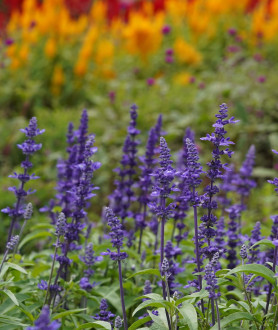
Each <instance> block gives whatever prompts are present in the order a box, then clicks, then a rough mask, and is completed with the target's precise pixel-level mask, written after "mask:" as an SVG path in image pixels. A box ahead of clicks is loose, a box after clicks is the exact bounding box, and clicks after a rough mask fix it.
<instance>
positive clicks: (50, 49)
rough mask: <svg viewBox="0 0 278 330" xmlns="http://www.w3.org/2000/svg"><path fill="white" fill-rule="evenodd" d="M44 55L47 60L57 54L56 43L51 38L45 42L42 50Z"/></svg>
mask: <svg viewBox="0 0 278 330" xmlns="http://www.w3.org/2000/svg"><path fill="white" fill-rule="evenodd" d="M44 52H45V55H46V56H47V57H48V58H53V57H54V56H55V54H56V52H57V45H56V41H55V40H54V39H53V38H50V39H48V40H47V42H46V44H45V48H44Z"/></svg>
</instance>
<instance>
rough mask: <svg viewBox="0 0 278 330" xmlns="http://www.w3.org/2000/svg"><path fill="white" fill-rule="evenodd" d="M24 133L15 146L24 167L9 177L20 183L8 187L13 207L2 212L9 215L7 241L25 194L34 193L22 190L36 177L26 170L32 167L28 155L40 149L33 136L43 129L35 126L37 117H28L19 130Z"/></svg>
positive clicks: (22, 209)
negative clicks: (13, 197) (22, 138)
mask: <svg viewBox="0 0 278 330" xmlns="http://www.w3.org/2000/svg"><path fill="white" fill-rule="evenodd" d="M20 131H21V132H22V133H24V134H25V136H26V140H25V141H24V142H23V143H22V144H18V145H17V147H18V148H19V149H21V151H22V153H23V154H24V155H25V160H24V161H22V162H21V167H22V168H23V169H24V171H23V173H16V172H15V173H14V174H13V175H10V176H9V177H10V178H13V179H18V180H19V181H20V185H19V187H18V188H16V187H10V188H9V190H10V191H12V192H13V193H14V194H15V196H16V203H15V207H14V208H10V207H7V208H4V209H2V212H4V213H7V214H8V215H9V216H10V217H11V224H10V228H9V233H8V239H7V241H9V240H10V239H11V237H12V235H13V231H14V226H15V223H16V221H17V220H18V219H19V218H20V217H21V216H22V215H23V213H24V208H25V207H24V205H23V202H24V199H25V198H26V196H27V195H30V194H32V193H34V192H35V191H32V189H28V190H27V191H26V190H24V187H25V184H26V183H27V182H28V181H30V180H35V179H38V176H36V175H35V174H31V175H30V174H29V173H28V171H29V170H30V169H31V168H32V167H33V164H32V163H31V161H30V157H31V156H32V155H33V154H34V153H35V152H36V151H38V150H40V149H41V147H42V144H40V143H36V142H35V140H34V139H35V137H36V136H38V135H40V134H42V133H44V131H45V130H44V129H42V130H40V129H39V128H38V126H37V119H36V117H33V118H31V119H30V122H29V125H28V126H27V127H26V128H24V129H21V130H20Z"/></svg>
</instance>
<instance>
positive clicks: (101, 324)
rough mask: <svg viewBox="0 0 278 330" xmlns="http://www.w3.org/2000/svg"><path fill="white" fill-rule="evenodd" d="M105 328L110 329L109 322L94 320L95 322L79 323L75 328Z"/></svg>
mask: <svg viewBox="0 0 278 330" xmlns="http://www.w3.org/2000/svg"><path fill="white" fill-rule="evenodd" d="M88 328H89V329H92V328H93V329H107V330H111V324H110V323H109V322H104V321H95V322H88V323H84V324H82V325H80V326H79V327H78V328H77V329H76V330H79V329H88Z"/></svg>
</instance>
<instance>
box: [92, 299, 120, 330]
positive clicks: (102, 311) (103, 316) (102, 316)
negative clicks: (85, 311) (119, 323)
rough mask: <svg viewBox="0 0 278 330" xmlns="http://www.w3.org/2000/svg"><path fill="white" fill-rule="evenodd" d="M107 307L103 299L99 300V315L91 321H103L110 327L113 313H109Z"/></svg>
mask: <svg viewBox="0 0 278 330" xmlns="http://www.w3.org/2000/svg"><path fill="white" fill-rule="evenodd" d="M108 308H109V306H108V304H107V301H106V300H105V299H101V302H100V307H99V313H98V314H96V316H93V319H95V320H98V321H105V322H109V323H110V324H111V325H112V322H113V321H112V320H111V319H112V318H114V317H115V315H114V314H113V313H111V312H110V311H109V310H108Z"/></svg>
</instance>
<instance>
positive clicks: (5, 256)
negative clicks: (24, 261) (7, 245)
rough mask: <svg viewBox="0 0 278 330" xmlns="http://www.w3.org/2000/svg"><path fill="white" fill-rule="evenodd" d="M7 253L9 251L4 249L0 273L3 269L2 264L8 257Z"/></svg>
mask: <svg viewBox="0 0 278 330" xmlns="http://www.w3.org/2000/svg"><path fill="white" fill-rule="evenodd" d="M8 252H9V250H8V249H6V251H5V253H4V256H3V259H2V262H1V265H0V273H1V271H2V268H3V265H4V262H5V261H6V258H7V255H8Z"/></svg>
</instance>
